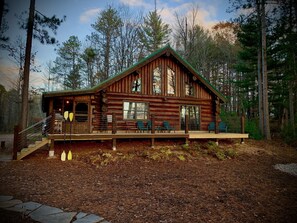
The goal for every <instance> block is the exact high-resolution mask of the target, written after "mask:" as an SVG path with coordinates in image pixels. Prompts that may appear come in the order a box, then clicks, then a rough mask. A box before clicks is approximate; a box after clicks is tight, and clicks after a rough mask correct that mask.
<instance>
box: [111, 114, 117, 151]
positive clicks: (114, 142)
mask: <svg viewBox="0 0 297 223" xmlns="http://www.w3.org/2000/svg"><path fill="white" fill-rule="evenodd" d="M116 133H117V119H116V115H115V113H114V112H113V113H112V134H116ZM116 149H117V139H116V138H114V137H113V138H112V150H116Z"/></svg>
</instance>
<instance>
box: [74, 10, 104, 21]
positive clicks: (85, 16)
mask: <svg viewBox="0 0 297 223" xmlns="http://www.w3.org/2000/svg"><path fill="white" fill-rule="evenodd" d="M100 11H101V9H100V8H93V9H89V10H87V11H85V12H83V13H82V14H81V15H80V17H79V21H80V23H83V24H85V23H88V22H90V20H92V19H93V18H94V17H96V16H97V15H98V13H99V12H100Z"/></svg>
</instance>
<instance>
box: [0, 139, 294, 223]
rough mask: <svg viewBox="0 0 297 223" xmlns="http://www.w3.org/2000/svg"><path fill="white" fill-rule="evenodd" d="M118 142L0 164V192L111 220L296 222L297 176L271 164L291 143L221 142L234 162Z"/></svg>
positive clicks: (290, 155)
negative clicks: (66, 157) (65, 157)
mask: <svg viewBox="0 0 297 223" xmlns="http://www.w3.org/2000/svg"><path fill="white" fill-rule="evenodd" d="M119 143H120V146H121V148H123V149H122V150H121V151H120V150H118V151H110V150H108V149H106V148H109V146H108V145H105V144H104V143H103V144H102V143H95V142H94V143H81V144H79V143H75V144H72V145H69V144H67V145H64V144H60V145H57V146H56V154H57V155H58V154H60V153H61V152H62V150H63V149H65V150H66V151H67V150H69V148H70V147H71V149H72V152H73V158H74V160H72V161H66V162H61V161H60V160H59V159H46V157H47V155H48V152H47V151H40V152H39V153H37V154H34V155H33V156H31V157H29V158H28V159H26V160H24V161H18V162H16V161H13V162H0V194H3V195H13V196H14V197H16V198H19V199H21V200H23V201H36V202H39V203H43V204H47V205H50V206H55V207H58V208H62V209H63V210H66V211H84V212H89V213H95V214H98V215H100V216H103V217H104V218H105V219H107V220H108V221H111V222H114V223H116V222H133V223H135V222H136V223H137V222H141V223H143V222H296V219H297V212H296V209H297V177H296V176H292V175H289V174H286V173H283V172H281V171H279V170H276V169H274V168H273V166H274V165H275V164H279V163H294V162H295V163H296V162H297V152H296V150H294V149H293V148H290V147H286V146H285V145H283V144H280V143H278V142H271V143H269V142H263V141H261V142H255V141H252V140H247V142H246V144H244V145H238V144H236V143H232V142H227V143H226V144H225V145H222V146H226V147H228V148H229V147H232V148H234V149H235V150H236V152H237V154H238V155H237V156H236V157H235V158H234V159H225V160H223V161H219V160H217V159H216V158H213V157H211V156H209V154H208V155H206V154H202V153H201V154H200V155H197V156H189V155H186V154H192V153H193V154H194V150H193V151H192V150H189V149H188V150H187V153H184V154H183V156H184V157H185V160H183V159H178V158H177V157H180V156H181V153H178V154H179V156H174V158H173V155H172V154H174V152H175V151H177V152H180V151H181V150H180V147H181V145H179V143H178V142H173V143H172V146H171V147H170V149H168V148H167V149H165V150H162V148H163V147H164V145H162V143H159V147H158V146H157V147H158V151H160V150H162V151H165V152H164V153H162V158H160V159H159V158H158V157H157V158H156V154H158V153H152V151H151V150H149V149H147V145H148V144H147V143H146V142H140V141H139V142H138V143H136V144H132V143H131V142H126V143H125V142H119ZM166 143H167V144H168V142H166ZM120 146H119V148H120ZM154 151H157V150H154ZM164 154H167V155H168V154H169V155H168V156H165V155H164ZM153 155H155V156H153ZM103 157H105V158H106V159H104V160H102V158H103ZM115 157H117V158H116V159H115ZM107 158H108V159H107ZM106 160H107V161H106ZM102 161H105V163H104V162H102ZM98 164H100V165H98Z"/></svg>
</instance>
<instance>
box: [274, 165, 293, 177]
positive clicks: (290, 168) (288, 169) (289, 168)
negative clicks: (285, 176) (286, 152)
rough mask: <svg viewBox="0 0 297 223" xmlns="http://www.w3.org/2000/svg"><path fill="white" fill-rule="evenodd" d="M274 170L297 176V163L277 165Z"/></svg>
mask: <svg viewBox="0 0 297 223" xmlns="http://www.w3.org/2000/svg"><path fill="white" fill-rule="evenodd" d="M274 168H275V169H277V170H280V171H282V172H285V173H289V174H291V175H294V176H297V163H288V164H276V165H274Z"/></svg>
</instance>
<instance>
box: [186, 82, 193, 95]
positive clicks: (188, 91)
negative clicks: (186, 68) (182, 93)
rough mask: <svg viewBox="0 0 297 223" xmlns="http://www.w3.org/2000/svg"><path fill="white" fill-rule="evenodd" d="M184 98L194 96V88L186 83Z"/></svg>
mask: <svg viewBox="0 0 297 223" xmlns="http://www.w3.org/2000/svg"><path fill="white" fill-rule="evenodd" d="M185 90H186V96H194V88H193V84H192V83H186V87H185Z"/></svg>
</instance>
